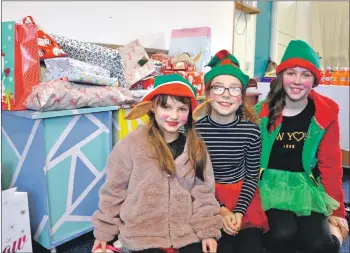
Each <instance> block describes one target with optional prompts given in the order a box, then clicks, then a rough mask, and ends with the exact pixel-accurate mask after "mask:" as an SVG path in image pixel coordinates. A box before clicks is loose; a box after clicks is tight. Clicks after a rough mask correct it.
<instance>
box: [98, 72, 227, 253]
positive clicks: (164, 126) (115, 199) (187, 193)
mask: <svg viewBox="0 0 350 253" xmlns="http://www.w3.org/2000/svg"><path fill="white" fill-rule="evenodd" d="M195 97H196V91H195V89H194V87H193V86H192V85H191V84H190V83H189V82H188V81H187V80H185V79H184V78H182V77H181V76H180V75H178V74H172V75H165V76H158V77H156V78H155V84H154V89H153V90H152V91H151V92H150V93H148V94H147V95H146V96H145V97H144V98H143V100H142V103H140V104H138V105H137V106H136V107H135V108H133V109H132V111H131V112H130V114H128V115H127V116H126V119H137V118H139V117H142V116H144V115H145V114H147V113H148V114H149V116H150V123H149V125H148V126H142V127H140V128H138V129H136V130H135V131H133V132H131V133H130V134H128V135H127V136H126V137H125V138H124V139H122V140H121V141H120V142H119V143H118V144H117V145H116V146H115V147H114V150H113V151H112V153H111V154H110V156H109V160H108V164H107V176H106V182H105V184H104V185H103V186H102V187H101V189H100V196H99V197H100V202H99V210H98V211H96V212H95V213H94V215H93V217H92V222H93V225H94V228H95V230H94V235H95V237H96V240H95V243H94V246H93V251H94V250H95V249H96V248H98V247H99V246H100V247H101V246H102V249H103V251H105V249H106V244H107V242H108V241H111V240H112V239H113V238H114V237H115V236H116V235H119V240H120V242H121V243H122V245H123V246H124V247H126V248H127V249H129V250H131V251H132V252H142V253H156V252H157V253H160V252H179V253H202V252H216V247H217V242H216V240H217V239H219V238H220V237H221V232H220V229H221V228H222V218H221V217H220V214H219V210H220V207H219V204H218V202H217V200H216V199H215V194H214V177H213V170H212V167H211V162H210V158H209V155H208V153H207V150H206V147H205V144H204V143H203V141H202V140H201V139H200V138H199V136H198V135H197V133H196V131H195V130H194V129H193V125H192V110H193V109H195V108H196V106H197V101H196V99H195ZM182 126H184V127H185V130H186V131H185V133H186V135H183V134H181V133H179V128H180V127H182Z"/></svg>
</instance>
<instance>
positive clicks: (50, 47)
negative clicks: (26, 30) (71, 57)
mask: <svg viewBox="0 0 350 253" xmlns="http://www.w3.org/2000/svg"><path fill="white" fill-rule="evenodd" d="M23 23H24V24H25V23H31V24H33V25H36V24H35V22H34V20H33V18H32V16H27V17H25V18H23ZM36 27H37V29H38V47H39V48H38V50H39V57H40V59H50V58H55V57H64V56H66V53H65V52H64V51H63V49H62V47H61V46H60V45H58V44H57V42H56V41H55V40H54V39H53V38H52V37H51V36H50V35H49V34H47V33H45V32H44V31H43V30H42V29H41V28H40V27H39V26H38V25H36Z"/></svg>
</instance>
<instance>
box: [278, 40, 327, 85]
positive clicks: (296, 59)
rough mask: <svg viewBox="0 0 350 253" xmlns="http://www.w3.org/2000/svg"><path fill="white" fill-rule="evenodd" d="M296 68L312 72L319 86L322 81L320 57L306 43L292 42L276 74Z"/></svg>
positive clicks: (300, 41)
mask: <svg viewBox="0 0 350 253" xmlns="http://www.w3.org/2000/svg"><path fill="white" fill-rule="evenodd" d="M294 67H302V68H306V69H308V70H310V71H311V72H312V73H313V74H314V75H315V78H316V83H317V84H319V82H320V79H321V73H320V70H319V69H320V57H319V56H318V54H317V53H316V52H315V50H313V49H312V48H311V47H310V46H309V45H308V44H307V43H306V42H305V41H302V40H292V41H291V42H289V44H288V46H287V49H286V51H285V52H284V55H283V57H282V60H281V63H280V64H279V65H278V66H277V68H276V74H278V73H279V72H281V71H283V70H285V69H287V68H294Z"/></svg>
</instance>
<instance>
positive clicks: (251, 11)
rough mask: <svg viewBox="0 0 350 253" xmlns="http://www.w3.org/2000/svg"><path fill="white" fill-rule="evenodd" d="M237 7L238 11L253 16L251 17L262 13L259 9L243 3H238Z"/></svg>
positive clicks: (236, 3)
mask: <svg viewBox="0 0 350 253" xmlns="http://www.w3.org/2000/svg"><path fill="white" fill-rule="evenodd" d="M235 7H236V9H237V10H240V11H242V12H244V13H247V14H251V15H255V14H259V13H260V10H259V9H258V8H256V7H253V6H251V5H248V4H245V3H243V2H242V1H236V2H235Z"/></svg>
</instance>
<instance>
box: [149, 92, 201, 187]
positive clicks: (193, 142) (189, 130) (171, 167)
mask: <svg viewBox="0 0 350 253" xmlns="http://www.w3.org/2000/svg"><path fill="white" fill-rule="evenodd" d="M168 98H173V99H175V100H177V101H179V102H181V103H183V104H186V105H188V106H189V109H190V113H189V115H188V120H187V123H186V124H185V126H184V128H185V134H186V135H187V142H188V156H189V162H190V163H191V165H192V170H191V171H189V172H192V171H193V172H194V174H195V176H196V177H198V178H199V179H200V180H202V181H204V169H205V167H206V164H207V149H206V146H205V144H204V142H203V141H202V139H201V138H200V137H199V136H198V134H197V132H196V130H195V129H194V128H193V120H192V113H191V99H190V98H188V97H178V96H168V95H159V96H157V97H156V98H154V103H155V104H156V105H157V106H161V107H164V106H165V105H166V103H167V100H168ZM148 133H149V134H148V139H149V142H150V143H151V145H152V146H153V147H154V153H155V157H156V158H157V159H158V162H159V166H160V167H161V169H162V170H164V171H165V172H166V173H168V174H169V175H172V176H173V175H174V174H175V169H176V168H175V162H174V157H173V155H172V153H171V151H170V148H169V146H168V144H167V143H166V141H165V140H164V138H163V134H162V132H161V131H160V129H159V126H158V124H157V122H156V120H155V117H154V113H153V112H151V113H150V121H149V124H148Z"/></svg>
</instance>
